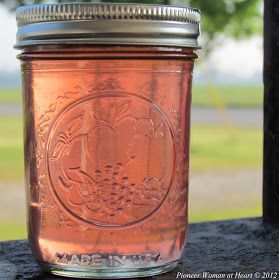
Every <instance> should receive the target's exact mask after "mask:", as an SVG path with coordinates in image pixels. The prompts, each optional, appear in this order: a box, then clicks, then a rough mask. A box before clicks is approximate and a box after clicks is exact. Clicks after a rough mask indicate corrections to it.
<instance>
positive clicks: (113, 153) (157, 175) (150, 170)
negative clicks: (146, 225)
mask: <svg viewBox="0 0 279 280" xmlns="http://www.w3.org/2000/svg"><path fill="white" fill-rule="evenodd" d="M65 124H67V125H66V126H65ZM65 127H66V130H65V129H64V130H63V128H65ZM173 143H174V141H173V137H172V132H171V129H170V126H169V125H168V122H167V120H166V117H165V115H164V113H163V112H161V111H160V110H159V109H158V108H157V107H155V106H153V105H152V104H151V103H149V102H147V101H146V100H144V99H141V98H139V97H136V96H127V95H124V94H110V95H102V96H91V97H90V98H88V97H87V98H84V99H82V100H80V101H78V102H76V103H74V104H73V105H71V106H70V107H68V108H67V109H66V110H65V111H64V112H62V113H61V114H60V116H59V117H58V118H57V120H56V122H55V123H54V125H53V127H52V130H51V133H50V136H49V141H48V145H49V154H48V162H47V164H48V169H49V177H50V181H51V183H52V187H53V191H54V193H55V195H56V197H57V198H58V200H59V201H60V203H61V204H62V205H63V206H64V208H65V209H66V210H68V211H69V212H70V213H71V214H72V215H73V216H75V217H76V218H79V219H82V220H84V221H85V222H88V223H91V224H95V225H103V226H125V225H129V224H132V223H135V222H138V221H140V220H142V219H144V218H146V217H147V216H149V215H150V214H152V213H153V212H154V211H155V210H156V209H157V208H158V207H159V206H160V205H161V204H162V203H163V201H164V198H165V197H166V195H167V192H168V190H169V188H170V185H171V182H172V176H173V171H174V162H175V159H174V144H173ZM167 159H174V160H173V161H169V160H167Z"/></svg>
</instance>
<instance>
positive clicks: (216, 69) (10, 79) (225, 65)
mask: <svg viewBox="0 0 279 280" xmlns="http://www.w3.org/2000/svg"><path fill="white" fill-rule="evenodd" d="M0 26H1V30H2V32H1V43H0V53H1V55H0V87H1V86H2V87H5V86H9V85H10V84H13V85H18V84H19V78H16V77H19V75H18V72H19V61H18V60H17V59H16V55H17V53H18V51H16V50H14V49H13V45H14V43H15V36H16V31H17V26H16V21H15V15H14V13H11V12H9V11H7V9H6V8H5V7H3V6H2V5H0ZM262 64H263V42H262V37H261V36H254V37H252V38H250V39H245V40H242V41H233V40H231V39H228V38H223V40H222V44H220V45H217V46H216V48H215V49H214V50H213V52H212V53H211V55H210V57H209V58H208V59H207V60H206V61H203V65H204V66H205V68H206V69H207V73H209V74H210V76H211V79H213V81H214V82H216V83H225V84H226V83H227V84H262ZM202 68H204V67H200V66H199V65H198V64H197V67H196V69H195V72H194V73H195V79H196V80H197V81H196V83H206V81H205V79H204V76H205V75H204V72H203V71H204V70H202ZM15 79H16V81H15Z"/></svg>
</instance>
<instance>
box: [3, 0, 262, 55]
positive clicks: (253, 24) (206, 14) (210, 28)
mask: <svg viewBox="0 0 279 280" xmlns="http://www.w3.org/2000/svg"><path fill="white" fill-rule="evenodd" d="M45 2H46V1H43V0H0V3H4V5H5V6H6V7H8V8H9V9H10V10H14V9H16V8H17V7H19V6H23V5H27V4H39V3H45ZM51 2H59V3H63V2H71V1H69V0H56V1H51ZM73 2H94V0H93V1H91V0H82V1H77V0H75V1H73ZM95 2H96V0H95ZM99 2H113V3H147V4H165V5H169V4H175V5H180V6H191V7H195V8H198V9H200V10H201V12H202V32H203V40H204V42H203V50H204V53H205V54H208V53H209V52H210V50H211V49H212V48H213V46H215V45H216V43H219V42H217V41H216V39H218V38H219V35H220V34H224V35H226V36H228V37H232V38H236V39H239V38H243V37H249V36H251V35H254V34H256V33H260V32H261V31H262V16H261V12H260V5H261V1H260V0H180V1H179V0H126V1H125V0H114V1H113V0H101V1H99Z"/></svg>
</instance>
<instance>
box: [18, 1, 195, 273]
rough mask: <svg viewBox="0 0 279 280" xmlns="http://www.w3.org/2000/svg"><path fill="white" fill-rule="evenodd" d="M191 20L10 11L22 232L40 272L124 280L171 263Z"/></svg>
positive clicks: (113, 11)
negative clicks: (24, 212) (18, 75)
mask: <svg viewBox="0 0 279 280" xmlns="http://www.w3.org/2000/svg"><path fill="white" fill-rule="evenodd" d="M199 19H200V13H199V11H197V10H195V9H190V8H179V7H172V6H159V5H144V4H136V5H134V4H101V3H99V4H96V3H95V4H53V5H33V6H25V7H21V8H19V9H18V10H17V22H18V27H19V30H18V34H17V44H16V48H18V49H21V50H22V52H21V54H20V55H19V58H20V60H21V68H22V75H23V95H24V98H23V99H24V124H25V170H26V192H27V203H28V232H29V233H28V237H29V243H30V246H31V248H32V252H33V255H34V257H35V258H36V260H37V261H38V263H39V264H40V266H41V268H42V269H43V270H45V271H48V272H51V273H54V274H59V275H64V276H72V277H84V278H86V277H88V278H122V277H137V276H147V275H154V274H158V273H163V272H166V271H168V270H170V269H172V268H174V267H175V266H176V264H177V263H178V261H179V258H180V257H181V254H182V252H183V248H184V245H185V241H186V235H187V206H188V204H187V199H188V169H189V121H190V103H191V79H192V69H193V63H194V59H195V58H196V55H195V54H194V52H193V51H194V49H195V48H197V47H198V45H197V37H198V35H199Z"/></svg>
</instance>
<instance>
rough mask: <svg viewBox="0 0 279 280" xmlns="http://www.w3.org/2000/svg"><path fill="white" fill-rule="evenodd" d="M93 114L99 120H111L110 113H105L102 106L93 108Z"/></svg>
mask: <svg viewBox="0 0 279 280" xmlns="http://www.w3.org/2000/svg"><path fill="white" fill-rule="evenodd" d="M92 111H93V116H94V118H95V119H96V120H98V121H104V122H110V115H108V116H107V115H106V114H104V113H103V112H102V111H101V110H100V108H93V110H92Z"/></svg>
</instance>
